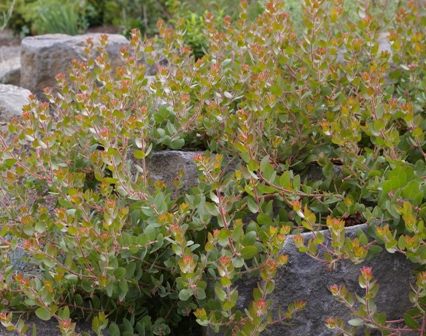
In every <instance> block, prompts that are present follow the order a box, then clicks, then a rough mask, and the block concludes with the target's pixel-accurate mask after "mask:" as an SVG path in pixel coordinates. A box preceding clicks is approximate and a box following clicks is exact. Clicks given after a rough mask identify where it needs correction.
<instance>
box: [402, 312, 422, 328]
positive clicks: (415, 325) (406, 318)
mask: <svg viewBox="0 0 426 336" xmlns="http://www.w3.org/2000/svg"><path fill="white" fill-rule="evenodd" d="M404 322H405V324H406V325H407V327H408V328H411V329H419V327H420V325H419V324H418V323H417V321H416V320H415V319H413V317H412V316H411V315H409V314H407V313H406V314H404Z"/></svg>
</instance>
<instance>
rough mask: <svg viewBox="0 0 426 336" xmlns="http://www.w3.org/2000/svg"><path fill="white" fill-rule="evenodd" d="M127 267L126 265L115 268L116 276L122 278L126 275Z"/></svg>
mask: <svg viewBox="0 0 426 336" xmlns="http://www.w3.org/2000/svg"><path fill="white" fill-rule="evenodd" d="M126 272H127V271H126V269H125V268H124V267H118V268H116V269H115V270H114V276H115V278H116V279H117V280H120V279H121V278H123V277H124V276H125V275H126Z"/></svg>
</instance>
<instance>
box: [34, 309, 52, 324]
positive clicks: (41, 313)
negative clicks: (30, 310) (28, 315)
mask: <svg viewBox="0 0 426 336" xmlns="http://www.w3.org/2000/svg"><path fill="white" fill-rule="evenodd" d="M35 314H36V315H37V317H38V318H39V319H40V320H43V321H49V320H50V318H51V317H52V315H51V314H50V312H49V311H48V310H47V309H46V308H43V307H42V308H38V309H37V310H36V311H35Z"/></svg>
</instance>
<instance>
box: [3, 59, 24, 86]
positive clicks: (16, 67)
mask: <svg viewBox="0 0 426 336" xmlns="http://www.w3.org/2000/svg"><path fill="white" fill-rule="evenodd" d="M20 82H21V57H20V56H16V57H12V58H9V59H7V60H3V61H2V62H1V63H0V83H1V84H10V85H16V86H19V85H20Z"/></svg>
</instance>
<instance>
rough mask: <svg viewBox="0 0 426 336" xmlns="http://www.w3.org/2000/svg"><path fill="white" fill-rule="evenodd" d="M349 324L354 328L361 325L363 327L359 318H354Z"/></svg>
mask: <svg viewBox="0 0 426 336" xmlns="http://www.w3.org/2000/svg"><path fill="white" fill-rule="evenodd" d="M348 323H349V324H350V325H352V326H354V327H358V326H360V325H362V320H361V319H359V318H354V319H351V320H349V321H348Z"/></svg>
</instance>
